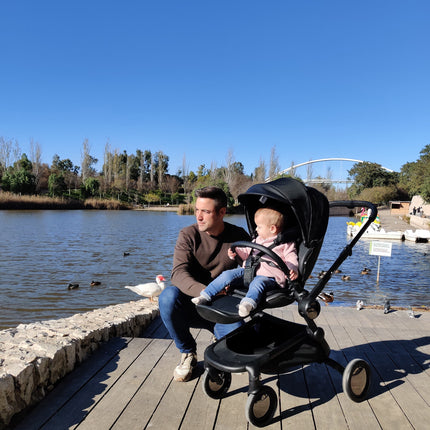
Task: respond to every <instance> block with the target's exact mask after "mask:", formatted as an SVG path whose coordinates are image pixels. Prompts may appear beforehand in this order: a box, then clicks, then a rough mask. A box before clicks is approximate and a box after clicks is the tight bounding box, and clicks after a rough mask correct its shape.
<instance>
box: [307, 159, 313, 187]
mask: <svg viewBox="0 0 430 430" xmlns="http://www.w3.org/2000/svg"><path fill="white" fill-rule="evenodd" d="M309 161H312V160H309ZM313 174H314V172H313V166H312V163H309V164H308V165H307V166H306V181H307V182H309V181H310V180H311V179H312V177H313Z"/></svg>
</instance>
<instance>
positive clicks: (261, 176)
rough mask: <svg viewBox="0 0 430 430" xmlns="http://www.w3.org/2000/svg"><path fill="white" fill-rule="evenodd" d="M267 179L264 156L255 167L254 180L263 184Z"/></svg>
mask: <svg viewBox="0 0 430 430" xmlns="http://www.w3.org/2000/svg"><path fill="white" fill-rule="evenodd" d="M265 180H266V163H265V161H264V160H263V158H262V157H260V164H259V165H258V167H256V168H255V169H254V182H255V183H256V184H261V183H263V182H264V181H265Z"/></svg>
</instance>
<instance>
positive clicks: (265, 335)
mask: <svg viewBox="0 0 430 430" xmlns="http://www.w3.org/2000/svg"><path fill="white" fill-rule="evenodd" d="M239 201H240V202H241V203H242V204H243V205H244V207H245V215H246V218H247V223H248V227H249V230H250V231H251V233H254V232H255V228H256V226H255V223H254V214H255V212H256V210H257V209H258V208H260V207H265V206H270V207H272V208H273V207H274V208H276V209H278V210H279V211H281V212H282V213H283V214H284V215H286V217H287V234H286V235H285V237H286V238H287V240H288V241H290V240H291V237H293V236H296V239H297V241H296V245H297V250H298V257H299V274H300V275H299V278H298V280H296V281H290V280H288V285H286V287H285V288H282V289H279V290H275V291H271V292H269V293H267V295H266V298H265V300H264V301H263V303H260V304H259V305H258V307H257V309H256V310H255V311H254V312H252V313H251V315H250V317H251V318H250V319H249V320H248V321H247V322H245V323H244V324H243V325H242V326H241V327H239V328H237V329H236V330H234V331H232V332H231V333H229V334H227V335H226V336H225V337H223V338H222V339H219V340H217V341H216V342H215V343H213V344H212V345H210V346H208V347H207V348H206V350H205V353H204V367H205V373H204V375H203V377H202V385H203V390H204V392H205V393H206V394H207V395H208V396H209V397H211V398H214V399H220V398H222V397H224V395H225V394H226V393H227V391H228V389H229V387H230V383H231V374H232V373H241V372H244V371H246V372H248V375H249V389H248V400H247V403H246V407H245V415H246V418H247V420H248V421H249V422H250V423H252V424H253V425H255V426H257V427H263V426H265V425H267V424H268V423H269V422H270V421H271V420H272V418H273V415H274V413H275V411H276V408H277V395H276V393H275V391H274V390H273V389H272V388H271V387H268V386H265V385H263V383H262V382H261V378H260V374H261V373H265V374H282V373H285V372H287V371H288V370H289V369H291V368H292V367H294V366H297V365H305V364H310V363H314V362H317V363H325V364H327V365H329V366H331V367H332V368H334V369H335V370H337V371H338V372H340V373H341V374H342V387H343V390H344V392H345V393H346V394H347V395H348V397H349V398H350V399H351V400H353V401H355V402H361V401H363V400H365V399H366V398H367V395H368V391H369V389H370V382H371V374H370V366H369V364H368V363H367V362H366V361H365V360H363V359H360V358H357V359H354V360H352V361H351V362H349V363H348V365H347V366H346V367H344V366H342V365H341V364H340V363H338V362H336V361H335V360H333V359H331V358H330V357H329V354H330V347H329V345H328V344H327V342H326V340H325V337H324V336H325V335H324V330H323V329H322V328H320V327H318V326H317V325H316V323H315V319H316V318H317V317H318V315H319V313H320V310H321V306H320V304H319V302H318V300H317V297H318V295H319V294H320V293H321V292H322V290H323V289H324V287H325V285H326V284H327V282H328V281H329V279H330V278H331V276H332V274H333V273H334V272H335V270H336V269H337V268H338V267H339V266H340V265H341V264H342V262H343V261H344V260H345V259H346V258H347V257H348V256H350V255H352V248H353V247H354V245H355V244H356V243H357V241H358V240H359V239H360V237H361V236H362V234H363V233H364V231H365V230H366V229H367V227H368V226H369V225H370V224H371V223H372V222H373V221H374V219H375V218H376V215H377V210H376V207H375V206H374V205H373V204H372V203H370V202H366V201H358V200H351V201H335V202H331V203H329V202H328V201H327V199H326V197H325V196H324V195H323V194H322V193H320V192H318V191H317V190H315V189H314V188H311V187H307V186H305V185H304V184H302V183H301V182H299V181H297V180H295V179H292V178H281V179H277V180H275V181H272V182H268V183H265V184H257V185H254V186H252V187H251V188H249V189H248V191H247V192H246V193H244V194H241V195H240V196H239ZM331 207H347V208H350V209H352V208H354V207H367V208H370V209H371V214H370V216H369V219H368V220H367V222H366V223H365V224H364V225H363V227H362V229H361V230H360V231H359V232H358V234H357V235H356V236H355V237H354V238H353V239H352V240H351V241H350V242H349V243H348V244H347V245H346V247H345V248H344V249H343V250H342V251H341V253H340V254H339V256H338V258H337V259H336V260H335V262H334V263H333V264H332V266H331V267H330V268H329V270H327V271H326V273H325V274H324V276H323V277H322V278H320V279H319V281H318V282H317V284H316V285H315V286H314V287H313V289H312V290H311V291H310V292H308V291H307V290H306V289H305V288H304V286H305V282H306V279H307V278H308V277H309V275H310V274H311V271H312V269H313V267H314V265H315V262H316V261H317V258H318V255H319V252H320V249H321V246H322V243H323V239H324V235H325V232H326V228H327V224H328V218H329V209H330V208H331ZM244 246H248V247H251V248H255V249H257V250H259V251H261V252H263V253H264V254H266V256H268V257H269V258H270V259H272V260H273V261H274V262H275V264H276V265H277V266H278V267H279V268H281V270H283V272H284V273H285V274H286V275H287V277H288V273H289V270H288V268H287V266H286V265H285V263H284V262H283V261H282V260H281V259H280V257H279V256H278V255H277V254H275V253H274V252H273V251H272V250H270V249H268V248H266V247H264V246H262V245H258V244H255V243H253V242H252V243H251V242H235V243H234V244H233V245H232V249H234V248H236V247H244ZM245 294H246V290H241V289H239V290H237V289H236V290H234V291H233V292H228V294H227V295H222V296H217V297H216V298H215V299H214V300H213V301H212V302H211V303H209V304H205V305H198V306H197V310H198V312H199V314H200V315H201V316H202V317H204V318H205V319H207V320H209V321H212V322H216V323H224V324H226V323H232V322H236V321H239V320H241V319H242V318H241V317H240V316H239V315H238V313H237V305H238V304H239V302H240V300H241V299H242V298H243V297H244V296H245ZM294 301H296V302H297V305H298V312H299V314H300V315H301V317H303V319H304V321H305V323H306V324H298V323H294V322H290V321H286V320H284V319H281V318H278V317H275V316H272V315H269V314H268V313H266V312H263V310H264V309H266V308H277V307H282V306H286V305H289V304H291V303H293V302H294Z"/></svg>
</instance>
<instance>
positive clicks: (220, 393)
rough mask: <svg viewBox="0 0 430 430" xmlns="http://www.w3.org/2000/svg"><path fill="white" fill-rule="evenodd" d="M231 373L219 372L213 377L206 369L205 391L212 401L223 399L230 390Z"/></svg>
mask: <svg viewBox="0 0 430 430" xmlns="http://www.w3.org/2000/svg"><path fill="white" fill-rule="evenodd" d="M230 384H231V373H228V372H219V373H217V374H216V376H211V375H210V373H209V371H208V370H207V369H206V370H205V373H204V374H203V376H202V387H203V391H204V392H205V393H206V394H207V395H208V396H209V397H211V398H212V399H221V398H222V397H224V395H225V393H226V392H227V391H228V389H229V388H230Z"/></svg>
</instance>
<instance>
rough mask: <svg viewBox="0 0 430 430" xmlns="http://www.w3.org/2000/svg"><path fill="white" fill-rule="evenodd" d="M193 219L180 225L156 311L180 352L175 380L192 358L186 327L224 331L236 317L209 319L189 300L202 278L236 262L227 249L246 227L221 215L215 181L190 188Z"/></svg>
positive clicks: (186, 373) (186, 375) (222, 200)
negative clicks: (167, 280) (168, 278)
mask: <svg viewBox="0 0 430 430" xmlns="http://www.w3.org/2000/svg"><path fill="white" fill-rule="evenodd" d="M196 197H197V200H196V208H195V215H196V221H197V222H196V223H195V224H193V225H191V226H188V227H185V228H183V229H182V230H181V231H180V233H179V236H178V239H177V242H176V246H175V252H174V255H173V269H172V276H171V282H172V284H173V285H174V286H168V287H166V288H165V289H164V290H163V292H162V293H161V295H160V297H159V302H158V303H159V308H160V315H161V318H162V320H163V322H164V325H165V326H166V327H167V330H168V331H169V333H170V336H171V337H172V339H173V340H174V341H175V345H176V347H177V348H178V349H179V351H180V352H181V361H180V363H179V365H178V366H177V367H176V368H175V370H174V372H173V377H174V379H175V380H176V381H180V382H185V381H188V380H189V379H190V378H191V376H192V372H193V369H194V367H195V366H196V364H197V351H196V341H195V339H194V338H193V336H192V335H191V332H190V328H191V327H193V328H206V329H208V330H210V331H212V332H214V334H215V336H216V338H218V339H219V338H221V337H223V336H225V335H226V334H227V333H229V332H230V331H232V330H234V329H235V328H236V327H238V326H239V325H240V324H241V323H240V322H239V323H235V324H215V325H214V324H213V323H211V322H209V321H206V320H204V319H203V318H202V317H201V316H200V315H199V314H198V313H197V310H196V307H195V305H194V304H193V303H192V302H191V299H192V298H193V297H197V296H199V295H200V291H202V290H203V289H204V288H205V287H206V285H207V284H209V283H210V282H211V281H212V280H214V279H215V278H216V277H217V276H218V275H219V274H221V273H222V272H223V271H224V270H227V269H232V268H234V267H236V266H237V262H235V261H233V260H230V258H229V257H228V253H227V250H228V248H229V247H230V245H231V244H232V243H233V242H236V241H239V240H246V241H249V240H250V237H249V235H248V233H247V232H246V231H245V230H244V229H243V228H241V227H237V226H235V225H232V224H230V223H228V222H225V221H224V216H225V214H226V210H227V196H226V195H225V193H224V191H223V190H221V189H220V188H216V187H205V188H202V189H200V190H197V191H196Z"/></svg>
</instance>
